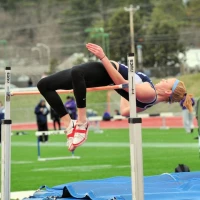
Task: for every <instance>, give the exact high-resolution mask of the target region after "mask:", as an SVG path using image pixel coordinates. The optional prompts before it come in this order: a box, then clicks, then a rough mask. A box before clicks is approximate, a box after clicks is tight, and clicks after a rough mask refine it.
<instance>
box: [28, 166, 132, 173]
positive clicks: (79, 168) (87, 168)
mask: <svg viewBox="0 0 200 200" xmlns="http://www.w3.org/2000/svg"><path fill="white" fill-rule="evenodd" d="M111 168H130V166H129V165H122V166H113V165H90V166H89V165H87V166H65V167H52V168H38V169H33V170H32V171H35V172H38V171H64V172H71V171H82V172H89V171H93V170H99V169H111Z"/></svg>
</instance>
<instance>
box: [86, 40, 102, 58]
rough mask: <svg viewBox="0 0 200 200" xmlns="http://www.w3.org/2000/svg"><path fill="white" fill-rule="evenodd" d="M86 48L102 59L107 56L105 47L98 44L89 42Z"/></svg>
mask: <svg viewBox="0 0 200 200" xmlns="http://www.w3.org/2000/svg"><path fill="white" fill-rule="evenodd" d="M86 48H87V49H88V51H90V52H91V53H93V54H94V55H95V56H96V57H97V58H99V59H100V60H102V59H103V58H104V57H105V53H104V51H103V49H102V48H101V47H100V46H98V45H96V44H92V43H88V44H86Z"/></svg>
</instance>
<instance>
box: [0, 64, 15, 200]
mask: <svg viewBox="0 0 200 200" xmlns="http://www.w3.org/2000/svg"><path fill="white" fill-rule="evenodd" d="M10 71H11V68H10V67H6V69H5V120H3V121H2V130H3V131H2V145H1V200H9V199H10V166H11V165H10V162H11V123H12V122H11V120H10V81H11V73H10Z"/></svg>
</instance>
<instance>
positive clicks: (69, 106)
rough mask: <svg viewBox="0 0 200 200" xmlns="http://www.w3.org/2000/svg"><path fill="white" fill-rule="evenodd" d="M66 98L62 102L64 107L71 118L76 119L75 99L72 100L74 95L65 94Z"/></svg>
mask: <svg viewBox="0 0 200 200" xmlns="http://www.w3.org/2000/svg"><path fill="white" fill-rule="evenodd" d="M66 99H67V101H66V103H65V104H64V105H65V108H66V109H67V111H68V112H69V115H70V117H71V119H76V118H77V107H76V101H75V100H74V97H72V96H67V97H66Z"/></svg>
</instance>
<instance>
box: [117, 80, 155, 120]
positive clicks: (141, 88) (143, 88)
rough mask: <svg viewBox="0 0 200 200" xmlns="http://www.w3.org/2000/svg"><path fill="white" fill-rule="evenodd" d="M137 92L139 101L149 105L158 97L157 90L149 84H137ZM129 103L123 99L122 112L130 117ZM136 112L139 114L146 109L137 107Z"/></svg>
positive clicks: (121, 103)
mask: <svg viewBox="0 0 200 200" xmlns="http://www.w3.org/2000/svg"><path fill="white" fill-rule="evenodd" d="M135 90H136V97H137V100H139V101H141V102H143V103H149V102H152V101H153V100H154V99H155V96H156V93H155V90H154V89H153V88H152V87H151V86H150V84H149V83H148V82H145V83H141V84H136V85H135ZM129 101H131V100H129ZM129 101H127V100H126V99H125V98H123V97H121V102H120V111H121V114H122V115H123V116H129V114H130V104H129ZM136 110H137V113H139V112H142V111H144V110H146V109H144V108H138V107H137V108H136Z"/></svg>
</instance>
